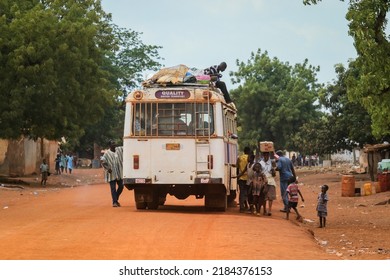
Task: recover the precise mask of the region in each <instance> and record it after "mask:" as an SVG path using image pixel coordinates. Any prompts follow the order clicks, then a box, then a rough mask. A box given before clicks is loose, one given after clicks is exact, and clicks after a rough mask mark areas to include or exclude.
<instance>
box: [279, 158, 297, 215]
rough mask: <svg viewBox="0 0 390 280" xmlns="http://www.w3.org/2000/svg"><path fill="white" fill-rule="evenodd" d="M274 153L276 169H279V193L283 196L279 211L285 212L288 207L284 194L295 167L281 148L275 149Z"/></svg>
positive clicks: (293, 174)
mask: <svg viewBox="0 0 390 280" xmlns="http://www.w3.org/2000/svg"><path fill="white" fill-rule="evenodd" d="M276 155H277V156H278V159H277V165H276V170H277V171H279V177H280V195H281V197H282V198H283V204H284V208H283V209H281V210H280V211H281V212H287V211H288V209H289V208H288V198H287V196H286V191H287V187H288V181H289V179H290V178H291V177H293V176H294V177H296V175H295V169H294V165H293V164H292V161H291V160H290V159H289V158H287V157H285V156H284V154H283V152H282V151H281V150H279V151H277V152H276Z"/></svg>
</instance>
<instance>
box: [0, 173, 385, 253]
mask: <svg viewBox="0 0 390 280" xmlns="http://www.w3.org/2000/svg"><path fill="white" fill-rule="evenodd" d="M299 172H300V178H302V179H300V180H301V181H302V187H301V189H302V192H303V194H304V196H305V199H306V201H305V207H304V208H299V210H300V211H301V213H302V214H303V216H304V217H305V220H304V222H303V223H298V222H296V221H295V220H294V218H295V214H292V215H291V220H290V221H287V220H285V216H284V213H281V212H279V211H278V210H279V209H280V208H281V202H280V199H278V200H277V201H276V202H275V205H274V212H273V215H272V216H271V217H264V216H260V217H258V216H253V215H250V214H240V213H238V209H237V208H229V209H228V211H226V212H223V213H222V212H205V210H204V208H203V200H196V199H194V198H189V199H187V200H177V199H176V198H174V197H170V196H168V197H167V202H166V205H165V206H162V207H160V208H159V209H158V210H155V211H150V210H144V211H140V210H136V209H135V206H134V198H133V192H132V191H128V190H126V189H125V190H124V192H123V194H122V196H121V199H120V202H121V204H122V207H120V208H113V207H111V201H110V200H111V199H110V192H109V187H108V184H106V183H104V182H103V180H102V170H101V169H76V170H74V173H73V174H72V175H69V174H62V175H52V176H50V177H49V182H48V186H47V187H41V186H40V185H39V179H37V178H35V177H29V178H22V179H23V181H26V182H28V183H29V185H21V186H20V187H12V186H7V185H5V186H3V187H0V207H1V208H0V227H1V229H0V259H2V260H8V259H13V260H24V259H29V260H30V259H34V260H42V259H43V260H52V259H54V260H125V259H126V260H157V259H164V260H202V259H204V260H212V259H216V260H233V259H242V260H245V259H250V260H261V259H269V260H281V259H282V260H290V259H293V260H302V259H303V260H323V259H388V258H390V243H389V240H390V235H389V234H388V233H389V225H390V218H389V214H390V211H389V210H390V207H388V204H384V205H379V206H374V205H375V204H374V203H375V202H378V201H385V200H387V199H388V198H390V192H387V193H381V194H376V195H372V196H370V197H360V198H341V196H340V187H339V184H340V174H338V173H335V172H318V171H315V172H313V171H305V172H304V171H299ZM323 183H328V184H329V185H330V187H331V188H330V192H329V195H330V199H331V201H330V205H329V217H328V226H327V228H325V229H319V228H318V225H317V220H316V212H315V203H316V195H317V192H318V188H319V185H320V184H323ZM370 199H371V200H370ZM301 206H302V205H301Z"/></svg>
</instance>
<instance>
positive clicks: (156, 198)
mask: <svg viewBox="0 0 390 280" xmlns="http://www.w3.org/2000/svg"><path fill="white" fill-rule="evenodd" d="M151 192H152V194H151V197H152V201H148V202H147V205H148V209H149V210H156V209H157V208H158V205H159V202H160V199H159V196H158V192H157V191H156V190H152V191H151Z"/></svg>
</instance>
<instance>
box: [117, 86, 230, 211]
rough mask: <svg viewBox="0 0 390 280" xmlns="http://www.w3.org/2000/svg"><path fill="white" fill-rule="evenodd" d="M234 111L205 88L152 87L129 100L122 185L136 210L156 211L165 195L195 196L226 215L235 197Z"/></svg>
mask: <svg viewBox="0 0 390 280" xmlns="http://www.w3.org/2000/svg"><path fill="white" fill-rule="evenodd" d="M236 135H237V126H236V108H235V106H234V105H233V103H230V104H226V102H225V100H224V97H223V95H222V93H221V92H220V91H219V89H216V88H213V87H210V85H202V84H180V85H177V86H164V87H163V86H161V85H151V86H148V87H144V88H143V89H142V90H136V91H134V92H132V93H130V94H129V96H128V97H127V99H126V114H125V126H124V139H123V155H124V159H123V173H124V174H123V175H124V185H125V187H126V188H127V189H129V190H134V197H135V204H136V208H137V209H157V208H158V207H159V205H163V204H164V203H165V200H166V196H167V194H169V195H173V196H175V197H176V198H177V199H186V198H187V197H189V196H190V195H194V196H195V197H196V198H198V199H204V203H205V207H206V209H208V210H211V209H215V210H222V211H225V210H226V207H227V205H228V204H229V202H232V201H233V200H234V199H235V196H236V189H237V184H236V179H232V178H231V177H233V176H236V160H237V148H238V143H237V137H235V136H236Z"/></svg>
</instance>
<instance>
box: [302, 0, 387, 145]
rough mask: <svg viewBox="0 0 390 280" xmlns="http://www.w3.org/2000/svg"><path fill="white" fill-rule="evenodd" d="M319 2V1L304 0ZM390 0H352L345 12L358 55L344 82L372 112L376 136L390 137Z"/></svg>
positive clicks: (358, 100)
mask: <svg viewBox="0 0 390 280" xmlns="http://www.w3.org/2000/svg"><path fill="white" fill-rule="evenodd" d="M303 2H304V4H317V3H318V2H321V1H320V0H304V1H303ZM389 8H390V2H389V1H388V0H350V1H349V9H348V12H347V15H346V18H347V20H348V21H349V34H350V35H351V36H352V38H353V40H354V45H355V48H356V51H357V58H356V59H355V60H352V61H351V62H350V65H349V66H350V67H352V68H353V69H354V71H351V72H349V73H350V75H348V76H347V77H346V80H345V83H346V86H347V94H348V98H349V99H350V100H352V101H356V102H358V103H360V104H361V105H362V106H363V107H364V108H365V110H367V112H368V113H369V115H370V117H371V122H372V133H373V135H374V136H375V137H376V139H378V140H379V139H388V138H389V136H390V43H389V36H388V34H386V28H387V18H386V16H387V13H388V11H389Z"/></svg>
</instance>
